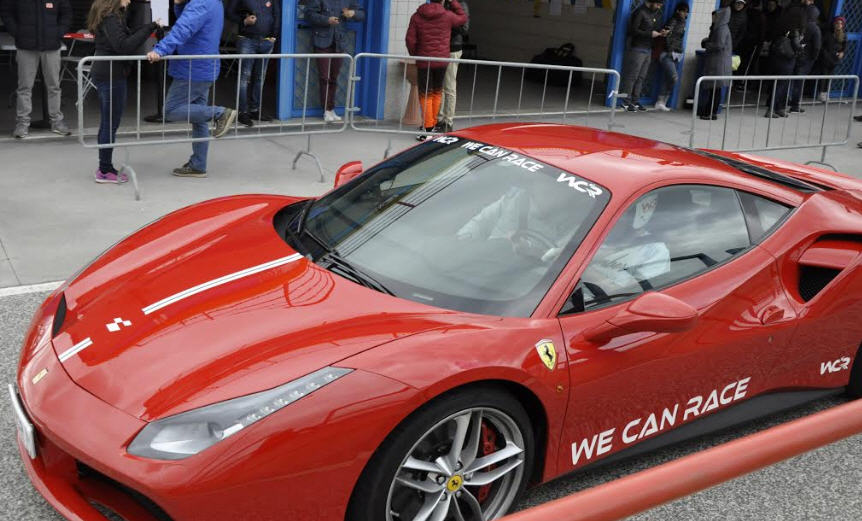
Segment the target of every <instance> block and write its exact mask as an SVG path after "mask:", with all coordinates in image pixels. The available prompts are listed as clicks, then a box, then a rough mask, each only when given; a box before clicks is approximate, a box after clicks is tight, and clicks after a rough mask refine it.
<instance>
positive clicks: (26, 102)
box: [0, 0, 72, 139]
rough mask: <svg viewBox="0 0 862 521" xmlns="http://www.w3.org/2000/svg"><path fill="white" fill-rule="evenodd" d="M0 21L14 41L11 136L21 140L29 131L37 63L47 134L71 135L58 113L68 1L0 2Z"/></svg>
mask: <svg viewBox="0 0 862 521" xmlns="http://www.w3.org/2000/svg"><path fill="white" fill-rule="evenodd" d="M0 18H2V19H3V23H4V24H5V25H6V29H7V30H8V31H9V33H10V34H11V35H12V37H13V38H15V47H16V48H17V52H16V54H15V60H16V61H17V62H18V107H17V121H16V123H15V130H14V132H13V133H12V135H13V136H15V137H16V138H19V139H21V138H25V137H27V135H28V134H29V132H30V113H31V112H32V109H33V99H32V95H33V83H35V81H36V73H37V72H38V70H39V66H40V64H41V66H42V77H43V78H44V81H45V88H46V91H47V93H48V117H49V118H50V119H51V131H52V132H54V133H57V134H60V135H61V136H68V135H69V134H71V132H69V127H68V126H66V123H65V122H64V121H63V113H62V112H61V111H60V94H61V93H60V47H61V46H62V43H63V35H64V34H66V32H67V31H68V30H69V27H70V26H71V25H72V6H71V5H70V4H69V0H50V1H38V2H37V1H35V0H0Z"/></svg>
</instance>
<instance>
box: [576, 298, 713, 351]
mask: <svg viewBox="0 0 862 521" xmlns="http://www.w3.org/2000/svg"><path fill="white" fill-rule="evenodd" d="M697 318H698V315H697V310H696V309H694V308H693V307H691V306H689V305H688V304H686V303H685V302H683V301H681V300H679V299H676V298H674V297H671V296H670V295H665V294H663V293H655V292H652V291H651V292H649V293H644V294H643V295H641V296H640V297H638V298H636V299H635V300H633V301H632V302H631V303H630V304H629V305H628V306H626V307H625V309H623V310H622V311H620V312H619V313H617V314H616V315H614V316H612V317H611V318H609V319H608V320H607V321H606V322H604V323H602V324H599V325H598V326H595V327H593V328H591V329H588V330H586V331H584V338H585V339H586V340H587V341H589V342H590V343H592V344H598V345H601V344H605V343H607V342H608V341H610V340H611V339H613V338H616V337H618V336H622V335H627V334H629V333H637V332H640V331H655V332H656V333H678V332H680V331H688V330H689V329H692V328H693V327H694V326H695V324H697Z"/></svg>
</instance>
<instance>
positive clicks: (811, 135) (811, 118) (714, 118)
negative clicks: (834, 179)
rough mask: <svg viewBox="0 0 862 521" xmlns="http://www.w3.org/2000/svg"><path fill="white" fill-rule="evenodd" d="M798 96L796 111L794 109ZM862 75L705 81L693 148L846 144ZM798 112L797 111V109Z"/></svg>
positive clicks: (699, 89) (698, 91)
mask: <svg viewBox="0 0 862 521" xmlns="http://www.w3.org/2000/svg"><path fill="white" fill-rule="evenodd" d="M794 90H797V91H798V92H799V95H798V99H799V103H798V108H799V109H800V111H796V110H791V105H792V104H793V103H794V101H795V97H794ZM858 95H859V76H851V75H834V76H822V75H819V76H818V75H809V76H703V77H701V78H699V79H698V80H697V83H696V85H695V89H694V110H693V111H692V116H691V129H690V138H689V146H690V147H697V148H717V149H721V150H731V151H735V152H755V151H767V150H787V149H798V148H822V152H821V155H820V160H819V161H809V162H808V163H807V164H820V165H823V166H827V167H829V168H832V169H833V170H834V169H835V168H834V167H832V165H829V164H828V163H826V151H827V149H828V147H830V146H841V145H846V144H847V142H848V141H849V139H850V132H851V126H852V122H853V113H854V109H855V106H856V100H857V98H858ZM793 108H796V107H793Z"/></svg>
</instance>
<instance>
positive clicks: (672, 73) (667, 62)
mask: <svg viewBox="0 0 862 521" xmlns="http://www.w3.org/2000/svg"><path fill="white" fill-rule="evenodd" d="M659 64H660V65H661V69H662V71H663V72H664V84H663V85H662V90H661V95H662V96H664V97H665V100H666V99H667V98H668V97H670V94H671V92H673V88H674V86H675V85H676V82H677V81H678V80H679V73H678V72H677V68H676V62H675V61H674V60H673V55H672V54H670V53H667V52H664V53H662V54H661V58H659Z"/></svg>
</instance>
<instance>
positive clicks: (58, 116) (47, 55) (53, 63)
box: [40, 49, 63, 127]
mask: <svg viewBox="0 0 862 521" xmlns="http://www.w3.org/2000/svg"><path fill="white" fill-rule="evenodd" d="M40 60H41V62H42V77H43V78H44V80H45V91H46V92H47V93H48V117H49V118H50V119H51V125H52V126H53V127H56V126H57V125H58V124H59V123H62V122H63V113H62V112H61V111H60V98H61V91H60V50H59V49H57V50H56V51H45V52H43V53H41V55H40Z"/></svg>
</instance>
